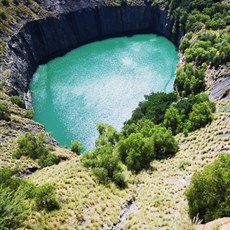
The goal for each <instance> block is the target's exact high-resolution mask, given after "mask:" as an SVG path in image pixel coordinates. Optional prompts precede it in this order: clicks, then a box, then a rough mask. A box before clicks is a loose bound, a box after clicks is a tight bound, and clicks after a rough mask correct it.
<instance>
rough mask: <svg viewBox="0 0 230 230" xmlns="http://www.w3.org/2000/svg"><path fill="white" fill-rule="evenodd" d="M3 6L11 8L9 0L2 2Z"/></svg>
mask: <svg viewBox="0 0 230 230" xmlns="http://www.w3.org/2000/svg"><path fill="white" fill-rule="evenodd" d="M2 4H3V5H4V6H9V5H10V4H9V1H8V0H2Z"/></svg>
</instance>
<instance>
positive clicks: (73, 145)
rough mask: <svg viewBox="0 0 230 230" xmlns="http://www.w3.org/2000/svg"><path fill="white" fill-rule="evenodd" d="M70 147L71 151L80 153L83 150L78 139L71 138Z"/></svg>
mask: <svg viewBox="0 0 230 230" xmlns="http://www.w3.org/2000/svg"><path fill="white" fill-rule="evenodd" d="M70 149H71V151H72V152H74V153H77V154H78V155H80V153H81V151H82V150H83V145H82V144H81V143H80V142H79V141H77V140H73V141H72V143H71V146H70Z"/></svg>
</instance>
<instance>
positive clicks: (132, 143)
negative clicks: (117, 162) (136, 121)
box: [118, 133, 154, 172]
mask: <svg viewBox="0 0 230 230" xmlns="http://www.w3.org/2000/svg"><path fill="white" fill-rule="evenodd" d="M118 152H119V154H120V157H121V160H122V161H123V162H124V163H125V164H126V165H127V167H128V169H129V170H132V171H135V172H139V171H140V170H141V169H143V168H146V167H148V166H149V163H150V162H151V160H153V159H154V146H153V141H152V140H151V139H150V138H146V137H144V136H143V135H142V134H141V133H132V134H131V135H130V136H129V137H128V138H127V139H125V140H122V141H120V142H119V144H118Z"/></svg>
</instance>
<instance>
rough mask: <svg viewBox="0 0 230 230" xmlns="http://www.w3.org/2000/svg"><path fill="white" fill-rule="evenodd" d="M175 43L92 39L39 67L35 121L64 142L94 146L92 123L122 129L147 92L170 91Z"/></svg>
mask: <svg viewBox="0 0 230 230" xmlns="http://www.w3.org/2000/svg"><path fill="white" fill-rule="evenodd" d="M177 62H178V54H177V50H176V47H175V46H174V45H173V44H172V43H171V42H170V41H169V40H167V39H166V38H164V37H161V36H158V35H153V34H150V35H135V36H132V37H119V38H112V39H107V40H103V41H98V42H94V43H90V44H88V45H84V46H82V47H79V48H77V49H75V50H73V51H71V52H69V53H68V54H66V55H65V56H63V57H59V58H56V59H54V60H52V61H50V62H48V63H47V64H45V65H41V66H39V67H38V69H37V71H36V72H35V74H34V76H33V79H32V82H31V87H30V88H31V91H32V98H33V107H34V110H35V114H34V117H33V119H34V120H35V121H37V122H39V123H41V124H43V125H44V126H45V128H46V131H48V132H50V133H51V134H52V136H53V137H54V138H55V139H56V140H57V141H58V142H59V143H60V144H61V145H63V146H70V143H71V141H72V140H73V139H77V140H79V141H80V142H82V143H83V145H84V147H85V148H86V149H92V148H93V147H94V143H95V139H96V138H97V136H98V133H97V129H96V124H98V123H102V122H103V123H109V124H111V125H113V126H114V127H115V128H116V129H117V130H120V129H121V128H122V126H123V123H124V122H125V121H126V120H128V119H129V118H130V117H131V114H132V111H133V110H134V109H135V108H136V107H137V105H138V103H139V102H140V101H142V100H143V99H144V95H147V94H149V93H151V92H153V91H154V92H158V91H162V92H171V91H172V90H173V82H174V73H175V69H176V65H177Z"/></svg>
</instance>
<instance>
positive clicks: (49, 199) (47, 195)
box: [33, 183, 60, 211]
mask: <svg viewBox="0 0 230 230" xmlns="http://www.w3.org/2000/svg"><path fill="white" fill-rule="evenodd" d="M54 190H55V189H54V186H53V185H51V184H48V183H47V184H44V185H41V186H38V187H37V188H35V189H34V191H33V197H34V200H35V202H36V205H37V208H38V209H39V210H42V209H46V210H48V211H52V210H55V209H59V208H60V204H59V203H58V201H57V199H56V197H55V193H54Z"/></svg>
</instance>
